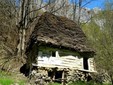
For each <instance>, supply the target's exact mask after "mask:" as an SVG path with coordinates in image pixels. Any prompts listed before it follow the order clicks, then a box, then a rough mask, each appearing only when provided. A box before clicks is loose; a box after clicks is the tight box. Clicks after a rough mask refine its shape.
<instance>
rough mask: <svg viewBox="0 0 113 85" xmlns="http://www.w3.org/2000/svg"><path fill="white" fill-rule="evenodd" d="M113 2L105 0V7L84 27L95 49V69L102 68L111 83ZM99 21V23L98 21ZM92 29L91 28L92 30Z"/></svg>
mask: <svg viewBox="0 0 113 85" xmlns="http://www.w3.org/2000/svg"><path fill="white" fill-rule="evenodd" d="M112 18H113V4H112V2H111V1H110V0H107V2H106V7H105V9H104V10H103V11H101V12H99V13H98V14H96V15H95V18H93V20H92V21H93V22H90V23H89V25H88V27H89V28H87V26H86V27H85V28H86V29H84V30H85V31H84V32H85V33H86V35H87V37H88V38H89V40H90V42H91V45H92V46H93V47H94V48H95V50H96V55H95V62H96V66H97V69H99V70H100V69H103V70H104V71H105V72H106V73H107V74H108V75H109V76H110V78H111V82H112V85H113V68H112V67H113V56H112V55H113V29H112V28H113V19H112ZM99 22H100V23H99ZM92 29H93V30H92Z"/></svg>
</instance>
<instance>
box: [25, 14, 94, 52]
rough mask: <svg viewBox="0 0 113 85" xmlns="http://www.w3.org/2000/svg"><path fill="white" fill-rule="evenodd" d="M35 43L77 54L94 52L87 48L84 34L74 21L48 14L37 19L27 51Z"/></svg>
mask: <svg viewBox="0 0 113 85" xmlns="http://www.w3.org/2000/svg"><path fill="white" fill-rule="evenodd" d="M36 42H40V43H45V44H48V45H53V46H57V47H60V48H61V47H64V48H67V49H71V50H74V51H77V52H89V53H92V52H94V51H92V49H90V48H89V47H88V46H87V44H86V36H85V34H84V33H83V31H82V30H81V28H80V27H79V26H78V25H77V24H76V23H75V22H74V21H72V20H69V19H67V18H65V17H60V16H56V15H53V14H51V13H48V12H45V13H44V14H42V16H41V17H40V18H39V20H38V23H37V24H36V26H35V28H34V31H33V33H32V35H31V37H30V40H29V43H28V47H27V50H30V48H31V47H32V46H33V44H35V43H36Z"/></svg>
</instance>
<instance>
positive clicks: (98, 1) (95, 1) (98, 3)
mask: <svg viewBox="0 0 113 85" xmlns="http://www.w3.org/2000/svg"><path fill="white" fill-rule="evenodd" d="M104 1H105V0H92V2H91V3H89V4H87V5H86V6H85V7H87V8H90V9H93V8H95V7H98V8H101V9H103V7H104Z"/></svg>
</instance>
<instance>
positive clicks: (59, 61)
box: [37, 51, 94, 71]
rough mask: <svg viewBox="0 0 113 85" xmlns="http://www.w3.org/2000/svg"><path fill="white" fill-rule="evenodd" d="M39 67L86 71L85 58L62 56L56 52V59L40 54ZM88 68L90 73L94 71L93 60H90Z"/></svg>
mask: <svg viewBox="0 0 113 85" xmlns="http://www.w3.org/2000/svg"><path fill="white" fill-rule="evenodd" d="M37 65H38V66H39V67H51V68H53V67H58V68H70V69H78V70H84V67H83V58H79V57H78V56H76V57H75V56H71V55H67V56H61V57H60V55H59V54H58V51H56V57H52V56H49V57H47V56H42V52H39V54H38V56H37ZM88 68H89V71H94V64H93V58H89V59H88Z"/></svg>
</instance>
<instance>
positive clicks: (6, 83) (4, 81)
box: [0, 71, 25, 85]
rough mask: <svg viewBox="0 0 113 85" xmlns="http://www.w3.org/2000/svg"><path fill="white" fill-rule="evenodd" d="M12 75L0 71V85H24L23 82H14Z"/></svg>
mask: <svg viewBox="0 0 113 85" xmlns="http://www.w3.org/2000/svg"><path fill="white" fill-rule="evenodd" d="M14 75H15V74H13V76H12V74H11V73H7V72H4V71H0V85H11V84H14V83H18V84H19V85H25V81H24V80H16V79H15V78H14Z"/></svg>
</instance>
